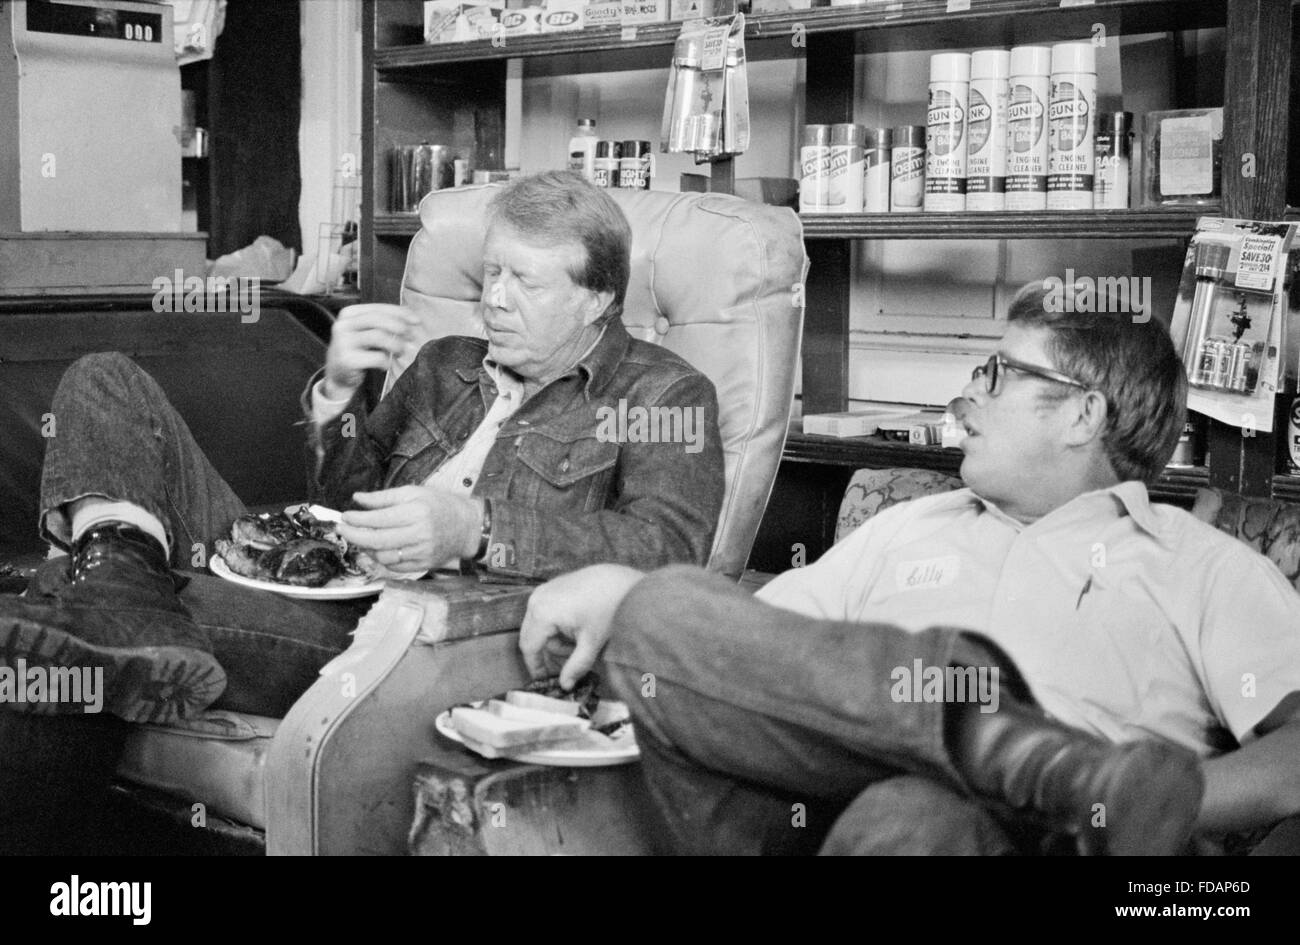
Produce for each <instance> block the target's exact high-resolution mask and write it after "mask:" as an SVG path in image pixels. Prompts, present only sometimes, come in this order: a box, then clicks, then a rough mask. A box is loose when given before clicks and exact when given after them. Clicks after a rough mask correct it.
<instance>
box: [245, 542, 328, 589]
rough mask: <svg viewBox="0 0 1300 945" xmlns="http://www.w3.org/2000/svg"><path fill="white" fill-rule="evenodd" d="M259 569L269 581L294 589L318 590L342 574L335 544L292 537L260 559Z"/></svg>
mask: <svg viewBox="0 0 1300 945" xmlns="http://www.w3.org/2000/svg"><path fill="white" fill-rule="evenodd" d="M261 563H262V566H263V567H265V568H266V569H267V570H268V571H270V572H271V573H272V574H273V575H274V578H273V580H275V581H277V582H278V583H281V584H293V585H295V586H297V587H322V586H323V585H325V584H328V583H329V582H330V581H332V580H334V578H336V577H338V576H339V575H340V574H342V573H343V570H344V566H343V555H342V554H340V553H339V547H338V545H335V544H334V543H332V542H328V541H321V540H320V539H317V538H295V539H294V540H293V541H287V542H285V543H284V544H282V545H276V546H275V547H274V548H272V549H271V550H270V551H268V552H266V553H265V554H264V555H263V556H262V562H261Z"/></svg>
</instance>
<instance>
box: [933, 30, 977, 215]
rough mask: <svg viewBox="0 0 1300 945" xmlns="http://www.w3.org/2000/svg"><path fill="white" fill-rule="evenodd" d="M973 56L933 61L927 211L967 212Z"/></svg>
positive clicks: (955, 55) (936, 57) (956, 55)
mask: <svg viewBox="0 0 1300 945" xmlns="http://www.w3.org/2000/svg"><path fill="white" fill-rule="evenodd" d="M969 97H970V54H969V53H936V54H935V55H933V56H931V57H930V105H929V108H928V109H927V111H926V117H925V123H926V136H925V155H926V157H925V209H926V210H940V211H959V210H965V209H966V106H967V103H968V100H969Z"/></svg>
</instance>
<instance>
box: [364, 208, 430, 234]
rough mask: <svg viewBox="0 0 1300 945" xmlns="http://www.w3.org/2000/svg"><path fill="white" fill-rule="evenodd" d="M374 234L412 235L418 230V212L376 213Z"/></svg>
mask: <svg viewBox="0 0 1300 945" xmlns="http://www.w3.org/2000/svg"><path fill="white" fill-rule="evenodd" d="M374 226H375V235H376V236H407V237H410V236H414V235H415V234H416V233H418V232H419V230H420V215H419V214H418V213H376V214H375V223H374Z"/></svg>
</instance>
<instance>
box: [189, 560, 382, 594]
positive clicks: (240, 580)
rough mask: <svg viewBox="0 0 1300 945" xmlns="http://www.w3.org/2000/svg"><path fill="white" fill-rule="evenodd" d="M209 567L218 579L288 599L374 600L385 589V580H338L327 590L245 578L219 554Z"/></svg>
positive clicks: (326, 586) (326, 587)
mask: <svg viewBox="0 0 1300 945" xmlns="http://www.w3.org/2000/svg"><path fill="white" fill-rule="evenodd" d="M208 567H209V568H211V569H212V573H213V574H215V575H216V576H217V577H219V578H225V579H226V580H227V581H230V582H231V583H233V584H242V585H243V586H244V587H251V588H253V589H254V590H259V591H275V593H277V594H283V595H285V596H286V597H301V598H304V599H305V600H352V599H353V598H356V597H371V596H373V595H375V594H378V593H379V592H380V591H382V590H383V589H384V582H383V581H366V579H365V578H361V577H355V578H335V579H334V580H332V581H330V582H329V583H328V584H326V585H325V586H324V587H295V586H294V585H292V584H277V583H275V582H274V581H259V580H258V579H257V578H250V577H244V576H243V575H242V574H236V573H235V572H234V571H232V570H230V565H228V564H226V562H225V559H223V558H222V557H221V555H219V554H215V553H214V554H213V555H212V557H211V558H209V559H208Z"/></svg>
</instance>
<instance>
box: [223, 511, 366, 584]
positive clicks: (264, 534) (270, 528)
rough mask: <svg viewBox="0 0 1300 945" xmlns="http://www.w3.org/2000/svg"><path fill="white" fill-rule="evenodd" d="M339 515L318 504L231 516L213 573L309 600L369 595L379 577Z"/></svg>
mask: <svg viewBox="0 0 1300 945" xmlns="http://www.w3.org/2000/svg"><path fill="white" fill-rule="evenodd" d="M339 518H340V516H339V513H338V512H335V511H334V510H332V509H327V508H323V507H322V506H319V505H291V506H289V507H288V508H287V509H285V510H284V511H283V512H262V513H260V514H253V513H249V514H247V515H241V516H240V517H239V518H237V519H235V522H234V524H233V525H231V527H230V538H229V539H228V540H227V539H218V540H217V542H216V548H217V553H216V554H214V555H213V556H212V558H211V560H210V561H209V562H208V567H209V568H211V570H212V573H213V574H215V575H217V576H218V577H221V578H225V579H226V580H227V581H231V582H233V583H235V584H242V585H243V586H245V587H251V588H256V589H257V590H259V591H274V592H276V593H277V594H285V595H287V596H289V597H301V598H305V599H308V600H349V599H352V598H356V597H370V596H372V595H374V594H378V593H379V592H380V591H382V590H383V589H384V581H383V579H382V577H381V576H380V573H379V571H378V570H377V569H376V567H375V566H374V564H373V562H371V561H370V559H369V558H368V556H366V555H364V554H362V553H360V552H359V551H358V549H356V548H352V547H349V545H348V543H347V542H346V541H344V540H343V539H342V538H341V537H339V534H338V532H337V531H336V530H335V527H334V526H335V524H336V523H337V522H338V520H339Z"/></svg>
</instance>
